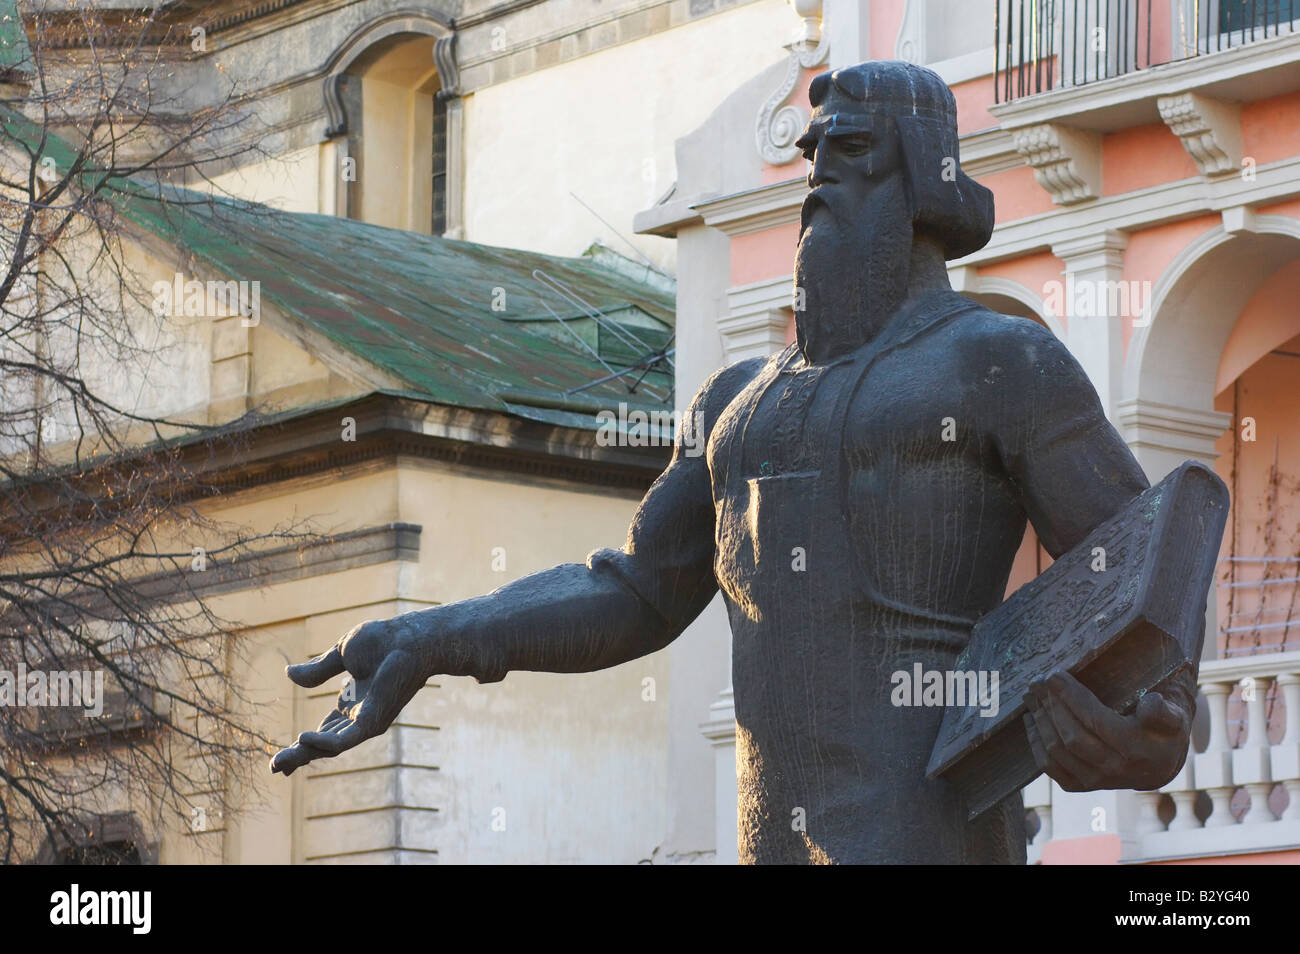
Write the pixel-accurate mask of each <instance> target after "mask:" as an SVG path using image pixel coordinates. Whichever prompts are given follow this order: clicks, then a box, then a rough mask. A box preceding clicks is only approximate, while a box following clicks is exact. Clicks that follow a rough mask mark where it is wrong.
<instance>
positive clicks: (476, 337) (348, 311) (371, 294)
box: [0, 106, 674, 427]
mask: <svg viewBox="0 0 1300 954" xmlns="http://www.w3.org/2000/svg"><path fill="white" fill-rule="evenodd" d="M0 127H2V133H3V135H4V136H7V137H10V138H13V139H18V140H21V141H23V142H25V143H27V144H28V146H29V148H33V147H34V144H35V143H36V142H39V138H40V133H41V130H40V128H39V127H37V126H36V125H35V124H33V123H31V122H29V121H28V120H26V119H25V118H23V117H21V116H18V115H17V114H15V113H13V112H11V111H9V110H7V109H5V108H4V107H2V106H0ZM44 151H45V153H46V154H47V155H53V156H54V157H55V158H56V161H57V162H58V164H59V168H60V169H61V170H62V169H66V168H68V164H69V163H71V162H72V161H73V157H74V156H75V151H74V150H73V149H72V148H71V147H70V145H69V144H68V143H66V142H65V141H61V140H57V139H55V138H53V137H49V139H48V141H47V143H46V147H45V150H44ZM92 176H94V173H93V171H91V172H86V173H84V174H83V176H82V182H83V183H85V182H87V181H88V180H89V179H90V178H91V177H92ZM105 194H106V195H107V197H108V198H109V200H110V201H111V202H112V203H113V204H114V205H115V206H116V207H117V209H118V210H119V211H120V212H121V214H122V215H124V216H125V217H126V218H127V219H129V220H131V221H132V222H134V223H135V224H136V225H137V226H139V227H141V228H143V229H145V230H146V231H148V232H150V233H152V234H154V235H156V236H158V237H159V238H161V239H163V240H165V241H166V242H168V243H171V244H173V245H176V246H178V247H180V248H182V249H183V250H185V251H187V252H188V253H190V254H191V255H192V256H193V257H194V259H195V260H196V262H199V263H202V264H203V265H206V266H207V267H208V268H210V269H211V270H212V271H214V272H216V273H219V274H220V275H222V276H224V277H226V278H228V279H234V280H239V281H250V282H251V281H258V282H260V283H261V287H260V294H261V300H262V301H263V302H269V303H271V304H272V305H273V306H275V308H276V309H278V310H279V311H280V312H282V313H283V314H285V315H286V316H288V317H289V318H290V319H292V320H296V321H300V322H302V323H303V324H304V325H306V326H308V327H310V328H311V329H313V330H315V331H316V332H318V333H319V334H321V335H323V336H324V337H326V338H327V339H329V340H330V341H331V342H334V343H335V344H337V345H338V346H339V347H340V348H343V349H346V350H347V351H350V352H352V353H354V354H356V355H358V356H360V357H361V358H363V359H364V360H366V361H368V362H370V363H371V364H373V365H376V366H378V367H380V368H382V369H383V370H385V371H386V372H388V373H389V374H391V375H394V376H396V377H397V378H399V379H401V380H402V381H404V382H406V383H407V384H408V385H409V390H404V391H403V393H406V394H409V395H410V396H412V397H418V398H421V399H423V400H428V401H432V402H436V403H440V404H448V405H453V406H459V407H469V408H485V409H494V410H500V411H505V412H508V413H512V414H516V415H519V416H522V417H528V418H534V419H538V420H545V421H548V422H551V423H555V424H565V425H570V426H580V427H592V426H594V424H595V419H594V413H595V411H596V410H597V409H599V408H616V407H617V405H618V403H619V402H620V401H624V402H626V403H627V404H628V405H629V407H630V408H634V407H641V408H644V409H647V410H663V409H665V408H671V406H672V396H671V395H672V375H671V373H670V372H669V371H668V370H667V368H665V367H664V365H663V363H662V362H661V363H660V364H659V365H658V366H657V367H656V368H654V369H653V370H651V371H649V372H648V373H647V374H646V375H645V378H644V381H643V382H642V384H641V386H639V387H638V388H637V392H636V393H629V391H628V388H627V387H626V386H625V385H624V384H623V383H622V381H620V380H611V381H606V382H604V383H600V384H596V385H594V386H591V387H584V388H583V390H581V391H580V392H578V393H577V394H575V395H571V396H570V395H569V394H568V392H572V391H573V390H574V389H576V388H580V387H583V386H584V385H590V384H591V383H592V382H594V381H597V380H598V379H601V378H604V377H607V376H609V374H610V371H609V369H608V368H607V367H605V365H604V364H602V363H601V362H600V361H598V360H597V359H596V358H595V357H594V356H592V355H590V354H589V353H586V352H584V350H583V349H582V347H581V345H579V344H578V342H577V341H576V340H575V341H573V342H571V343H570V342H566V341H565V340H563V335H556V333H555V326H554V325H551V326H549V327H548V328H547V330H548V331H549V332H550V333H545V334H544V333H538V332H537V331H534V330H530V329H531V328H536V327H539V326H540V325H541V322H539V321H537V319H546V318H549V317H550V316H551V315H552V314H556V315H559V316H562V317H568V316H574V315H576V314H579V313H580V312H581V311H582V309H581V308H579V307H577V306H575V305H574V303H573V302H572V301H571V300H567V299H566V298H565V297H564V296H562V295H560V294H558V293H557V292H556V291H554V290H553V288H548V287H546V284H543V281H539V277H538V276H542V277H543V279H544V281H545V282H546V283H547V284H550V285H554V284H556V283H558V284H560V285H562V286H563V287H565V288H567V289H570V290H571V291H572V292H573V293H575V294H576V295H577V296H579V297H580V298H581V299H582V301H583V302H584V303H585V304H586V305H589V306H591V307H593V308H595V309H598V310H599V311H600V312H602V313H604V314H610V313H614V312H619V311H620V310H623V311H626V310H627V309H628V308H629V307H632V308H636V309H639V310H640V311H641V312H644V313H645V314H647V315H650V316H652V317H653V318H655V319H658V321H661V322H664V323H665V324H666V325H668V326H670V327H671V325H672V323H673V309H674V301H673V296H672V294H671V293H669V292H667V291H666V290H664V289H663V288H662V286H661V287H658V288H657V287H654V286H652V285H651V284H648V283H644V282H640V281H637V280H636V279H634V278H632V277H629V276H628V275H626V274H623V273H622V272H621V271H616V270H615V269H613V268H610V267H606V266H603V265H599V264H596V263H595V262H593V261H591V260H590V259H586V258H565V257H559V256H553V255H543V254H539V253H536V252H527V251H522V250H519V249H510V248H498V247H494V246H490V245H479V244H477V243H474V242H463V241H456V240H453V239H445V238H436V237H433V236H428V235H420V234H418V233H413V232H405V231H401V230H398V229H388V228H382V227H380V226H376V225H369V224H366V223H364V222H357V221H354V220H352V219H345V218H339V217H335V216H328V215H311V214H304V213H295V212H284V211H281V210H276V209H272V208H270V207H268V206H265V205H261V204H258V203H253V202H245V201H236V200H231V199H226V198H220V197H212V196H207V195H203V194H200V193H197V192H192V191H188V190H184V189H173V188H166V189H164V190H163V191H162V193H161V196H160V195H159V193H158V190H157V189H154V188H152V187H149V186H145V185H143V184H140V183H135V182H126V181H123V180H115V181H114V182H113V188H111V189H109V190H108V191H107V192H106V193H105ZM494 304H495V305H496V309H495V310H494ZM647 338H648V340H649V336H647ZM662 338H663V336H662V334H661V335H660V336H659V337H658V341H660V342H661V341H662ZM607 362H608V363H609V364H610V365H611V366H612V367H613V368H614V369H615V370H622V368H623V367H626V363H616V362H614V361H612V360H608V359H607ZM641 374H642V372H641V371H640V370H637V371H635V372H633V373H632V374H631V375H629V377H630V378H631V379H632V380H635V379H636V378H637V377H640V376H641ZM382 386H383V385H382V384H381V383H379V382H376V387H377V389H379V388H380V387H382ZM390 390H391V388H390Z"/></svg>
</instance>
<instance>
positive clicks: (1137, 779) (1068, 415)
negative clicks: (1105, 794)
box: [999, 322, 1196, 791]
mask: <svg viewBox="0 0 1300 954" xmlns="http://www.w3.org/2000/svg"><path fill="white" fill-rule="evenodd" d="M1029 324H1030V323H1028V322H1025V323H1024V325H1023V326H1021V327H1020V328H1019V329H1018V332H1017V334H1016V335H1015V337H1016V344H1017V346H1018V347H1017V356H1018V357H1020V358H1023V360H1024V361H1025V362H1026V367H1025V368H1024V369H1023V371H1024V372H1026V373H1025V374H1023V375H1022V379H1023V380H1025V381H1026V382H1028V386H1029V389H1030V393H1029V395H1027V397H1028V398H1029V399H1028V401H1026V403H1025V406H1027V407H1028V408H1029V412H1028V413H1027V414H1024V415H1021V416H1020V417H1019V418H1018V419H1017V421H1016V422H1015V424H1013V425H1012V426H1011V427H1010V428H1008V429H1007V431H1006V432H1005V434H1006V437H1005V440H1004V441H1003V442H1002V445H1001V446H1000V448H999V449H1000V452H1001V454H1002V458H1003V463H1004V464H1005V465H1006V468H1007V472H1008V474H1009V475H1010V476H1011V478H1012V480H1013V481H1015V483H1016V486H1017V489H1018V490H1019V492H1020V495H1021V500H1022V502H1023V505H1024V507H1025V512H1026V513H1027V514H1028V515H1029V518H1030V521H1031V522H1032V523H1033V526H1034V529H1035V531H1036V532H1037V533H1038V537H1039V539H1040V540H1042V542H1043V545H1044V546H1045V547H1046V548H1047V551H1048V552H1049V553H1050V554H1051V555H1052V556H1053V557H1057V556H1060V555H1061V554H1062V553H1064V552H1066V551H1068V550H1070V549H1072V548H1073V547H1075V546H1077V545H1078V544H1079V543H1081V542H1082V541H1083V539H1084V538H1085V537H1086V536H1087V535H1088V534H1089V533H1090V532H1092V530H1093V528H1095V527H1096V526H1097V525H1098V524H1100V523H1102V522H1103V521H1105V520H1106V519H1108V518H1110V517H1112V516H1114V515H1115V514H1116V513H1118V512H1119V511H1120V510H1122V509H1123V508H1124V507H1125V506H1127V505H1128V504H1129V503H1130V502H1131V501H1132V499H1133V498H1134V497H1135V496H1137V495H1138V494H1140V493H1141V492H1142V491H1144V490H1146V489H1147V487H1148V486H1149V484H1148V482H1147V479H1146V476H1145V475H1144V474H1143V472H1142V468H1141V466H1140V465H1139V464H1138V462H1137V460H1136V459H1135V458H1134V457H1133V454H1132V452H1131V451H1130V450H1129V449H1128V445H1126V444H1125V443H1124V441H1123V439H1122V438H1121V437H1120V435H1119V434H1118V433H1117V432H1116V430H1115V428H1114V427H1113V426H1112V425H1111V424H1110V422H1109V421H1107V419H1106V415H1105V413H1104V412H1103V411H1102V407H1101V402H1100V401H1099V400H1098V398H1097V393H1096V391H1095V390H1093V387H1092V384H1091V383H1090V382H1089V381H1088V378H1087V375H1086V374H1085V373H1084V371H1083V369H1082V368H1081V367H1080V366H1079V364H1078V362H1077V361H1075V360H1074V358H1073V357H1072V356H1071V355H1070V353H1069V352H1068V351H1067V350H1066V348H1065V346H1064V345H1063V344H1061V343H1060V342H1059V341H1058V340H1057V339H1056V338H1055V337H1053V336H1052V335H1051V333H1050V332H1048V331H1046V330H1045V329H1042V328H1040V327H1038V326H1033V327H1028V326H1029ZM1030 692H1031V695H1030V698H1029V700H1028V703H1029V712H1028V713H1027V714H1026V716H1025V728H1026V731H1027V733H1028V735H1029V741H1030V746H1031V748H1032V749H1033V750H1034V754H1035V756H1036V757H1037V759H1038V762H1039V765H1040V766H1042V767H1043V768H1044V770H1045V771H1046V772H1047V774H1048V775H1050V776H1051V777H1052V778H1053V779H1055V780H1056V781H1057V782H1058V783H1059V784H1060V785H1061V787H1062V788H1064V789H1066V790H1067V791H1093V790H1095V789H1113V788H1136V789H1153V788H1158V787H1159V786H1161V785H1163V784H1165V783H1166V782H1168V781H1169V780H1170V779H1171V778H1173V776H1174V775H1176V774H1177V772H1178V770H1179V769H1180V768H1182V764H1183V760H1184V759H1185V758H1186V755H1187V745H1188V737H1189V734H1190V732H1191V725H1192V717H1193V715H1194V714H1195V710H1196V701H1195V700H1196V670H1195V667H1194V666H1188V667H1185V668H1183V669H1181V670H1179V671H1178V672H1176V673H1174V674H1173V675H1172V676H1170V677H1169V678H1168V679H1166V680H1165V681H1164V682H1163V683H1161V684H1160V685H1159V686H1157V687H1156V688H1155V689H1154V690H1152V691H1150V692H1148V693H1147V694H1146V695H1145V696H1144V697H1143V698H1142V700H1141V702H1140V704H1139V705H1138V707H1137V710H1136V711H1135V712H1134V713H1132V714H1130V715H1120V714H1119V713H1117V712H1114V711H1113V710H1111V709H1109V708H1108V707H1106V706H1105V705H1104V704H1102V702H1101V701H1100V700H1098V699H1097V697H1096V696H1095V695H1094V694H1093V693H1092V692H1091V691H1089V690H1088V689H1087V688H1085V687H1084V686H1083V684H1082V683H1080V682H1079V681H1078V680H1077V679H1075V678H1074V677H1073V676H1072V675H1070V674H1069V673H1066V672H1060V673H1054V674H1051V675H1050V676H1049V677H1048V678H1046V679H1043V680H1041V681H1039V682H1037V683H1035V685H1034V686H1032V687H1031V690H1030Z"/></svg>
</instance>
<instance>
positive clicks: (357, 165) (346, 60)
mask: <svg viewBox="0 0 1300 954" xmlns="http://www.w3.org/2000/svg"><path fill="white" fill-rule="evenodd" d="M454 43H455V35H454V34H452V33H451V32H450V30H449V28H448V27H447V26H446V25H444V24H441V23H438V22H436V21H434V20H429V19H427V18H423V17H409V16H401V17H395V18H387V19H383V20H380V21H378V22H375V23H372V24H370V25H368V26H366V27H364V28H363V29H361V30H359V31H357V32H356V33H354V34H353V35H352V36H351V37H349V39H348V40H347V41H346V42H345V43H344V44H343V45H342V46H341V47H339V49H338V50H337V51H336V52H335V53H334V55H333V56H332V57H331V58H330V63H329V66H328V67H327V71H328V72H327V76H326V79H325V87H324V93H325V104H326V107H327V109H328V111H329V116H330V124H329V128H328V129H327V130H326V136H327V137H329V138H332V139H333V138H337V137H344V139H343V141H342V142H341V143H340V144H339V145H340V151H341V154H342V155H341V165H342V169H343V187H344V188H343V195H342V197H341V202H340V203H339V213H340V214H344V215H347V216H348V217H350V218H354V219H359V220H361V221H363V222H370V223H373V224H375V225H383V226H387V227H389V228H398V229H404V230H406V231H412V232H422V233H425V234H430V233H431V234H434V235H442V234H449V235H453V236H459V234H460V211H459V209H460V203H459V194H460V184H459V175H460V163H459V162H458V150H459V148H460V132H459V130H460V101H459V99H458V98H457V97H458V96H459V89H458V86H457V84H458V82H459V81H458V75H457V70H456V63H455V55H454Z"/></svg>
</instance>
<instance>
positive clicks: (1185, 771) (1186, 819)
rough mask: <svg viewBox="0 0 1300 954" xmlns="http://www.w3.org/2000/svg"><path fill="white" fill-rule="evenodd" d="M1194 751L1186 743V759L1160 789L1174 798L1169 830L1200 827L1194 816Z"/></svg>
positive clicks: (1197, 819) (1199, 821)
mask: <svg viewBox="0 0 1300 954" xmlns="http://www.w3.org/2000/svg"><path fill="white" fill-rule="evenodd" d="M1195 757H1196V753H1195V752H1193V751H1192V750H1191V745H1190V744H1189V745H1188V752H1187V761H1186V762H1184V763H1183V767H1182V768H1181V769H1179V770H1178V774H1177V775H1175V776H1174V777H1173V778H1171V779H1170V780H1169V782H1168V783H1167V784H1166V785H1164V786H1163V787H1162V788H1161V789H1160V791H1162V792H1166V793H1168V794H1169V795H1170V796H1171V797H1172V798H1173V800H1174V817H1173V819H1171V820H1170V822H1169V831H1186V830H1187V829H1189V828H1200V827H1201V820H1200V819H1199V818H1197V817H1196V782H1195V778H1196V775H1195V772H1193V770H1192V762H1193V761H1194V760H1195Z"/></svg>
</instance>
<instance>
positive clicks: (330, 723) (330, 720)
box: [316, 709, 347, 732]
mask: <svg viewBox="0 0 1300 954" xmlns="http://www.w3.org/2000/svg"><path fill="white" fill-rule="evenodd" d="M346 718H347V714H346V713H343V712H340V711H339V710H338V709H335V710H334V711H333V712H331V713H330V714H329V715H327V716H326V717H325V718H324V719H322V720H321V723H320V725H318V726H317V727H316V731H317V732H328V731H329V730H330V729H332V728H334V726H336V725H338V724H339V723H340V722H342V721H343V720H344V719H346Z"/></svg>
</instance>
